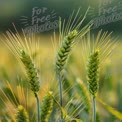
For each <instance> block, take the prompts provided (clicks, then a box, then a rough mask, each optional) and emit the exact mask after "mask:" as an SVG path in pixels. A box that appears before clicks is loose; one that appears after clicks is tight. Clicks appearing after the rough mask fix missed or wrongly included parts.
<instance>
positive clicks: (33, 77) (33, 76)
mask: <svg viewBox="0 0 122 122" xmlns="http://www.w3.org/2000/svg"><path fill="white" fill-rule="evenodd" d="M21 61H22V62H23V64H24V66H25V68H26V70H27V75H28V78H29V83H30V86H31V90H32V91H33V92H34V95H35V97H36V101H37V113H38V122H40V100H39V98H38V94H37V92H38V91H39V88H40V83H39V78H38V73H37V70H36V68H35V66H34V63H33V61H32V59H31V57H30V56H29V55H28V54H27V53H26V52H25V51H24V50H21Z"/></svg>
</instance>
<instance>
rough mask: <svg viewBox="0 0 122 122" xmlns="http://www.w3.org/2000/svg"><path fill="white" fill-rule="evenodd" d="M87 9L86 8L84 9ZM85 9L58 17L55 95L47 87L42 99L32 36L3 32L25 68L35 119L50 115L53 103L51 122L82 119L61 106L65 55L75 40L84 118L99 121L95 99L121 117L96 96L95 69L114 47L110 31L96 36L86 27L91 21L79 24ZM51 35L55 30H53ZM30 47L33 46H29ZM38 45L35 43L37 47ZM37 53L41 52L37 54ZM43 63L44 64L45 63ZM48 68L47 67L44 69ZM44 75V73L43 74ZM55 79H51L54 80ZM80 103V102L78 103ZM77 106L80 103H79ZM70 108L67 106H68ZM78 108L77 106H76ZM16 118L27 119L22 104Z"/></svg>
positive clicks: (46, 118) (43, 120)
mask: <svg viewBox="0 0 122 122" xmlns="http://www.w3.org/2000/svg"><path fill="white" fill-rule="evenodd" d="M87 12H88V11H87ZM87 12H86V13H85V15H84V16H83V17H82V16H81V15H80V9H79V10H78V11H77V12H76V13H75V11H74V12H73V13H72V15H71V16H70V17H69V20H68V21H67V22H66V21H65V20H64V21H62V20H61V18H59V38H58V41H59V42H60V47H59V49H58V51H57V54H56V56H55V63H54V64H55V65H54V71H55V76H56V77H55V78H56V79H57V81H58V86H59V88H58V89H59V90H58V97H55V95H54V94H55V91H53V90H49V91H48V92H47V94H46V95H45V97H44V98H43V100H41V101H40V97H39V90H40V82H42V81H41V78H40V75H39V72H38V68H37V67H36V63H35V62H34V57H33V53H34V51H35V50H36V48H37V47H38V46H39V45H38V43H37V42H35V41H36V40H34V38H33V37H26V35H25V34H24V33H23V37H21V35H20V34H19V33H18V32H17V31H16V33H12V32H11V31H7V32H6V34H5V38H6V41H4V40H3V41H4V43H5V44H6V45H7V46H8V48H9V49H10V50H11V51H12V53H13V54H14V55H15V56H16V57H17V59H18V61H19V62H20V64H22V66H23V68H24V69H25V71H26V72H25V73H26V76H27V78H28V79H27V80H28V83H29V84H30V89H31V91H32V92H33V93H34V97H35V99H36V103H37V104H36V105H35V106H36V107H37V111H36V114H37V117H36V121H37V122H48V121H49V120H51V119H50V115H51V113H52V111H53V109H54V107H55V106H57V108H58V115H59V116H58V117H57V118H56V119H53V120H52V121H55V122H82V121H83V120H81V118H78V117H77V116H71V115H70V114H69V113H68V111H67V110H66V107H65V106H68V105H67V104H68V103H66V101H65V102H64V98H63V83H64V82H66V81H65V69H66V66H67V64H68V59H69V56H70V53H71V51H72V48H73V47H74V45H75V44H76V43H79V41H83V43H82V44H83V46H82V52H81V56H83V58H84V62H85V63H86V64H85V65H86V80H87V83H84V82H83V81H82V80H80V79H79V78H78V79H76V81H77V85H76V89H77V95H79V96H81V98H82V102H83V104H84V105H85V110H86V112H87V114H88V115H89V118H88V119H87V120H88V121H89V122H90V121H92V122H100V121H101V120H100V117H99V116H100V115H99V111H97V106H96V100H97V101H98V102H99V103H100V104H101V105H102V106H103V107H104V108H106V109H107V110H108V111H109V112H110V113H111V114H113V115H114V116H115V117H117V118H118V119H120V120H121V119H122V113H120V112H118V111H117V110H115V109H113V108H112V107H111V106H109V105H107V104H106V103H105V102H103V101H102V100H101V99H100V98H99V95H98V94H97V93H98V89H99V87H100V86H99V73H100V69H101V67H102V64H103V63H104V61H105V60H106V58H107V57H108V56H109V55H110V53H111V52H112V50H113V48H114V47H115V41H114V39H113V38H111V33H107V32H102V31H99V32H98V34H97V36H96V37H95V36H91V34H90V31H91V27H92V21H90V22H89V23H87V24H86V25H85V26H84V27H83V26H82V23H83V21H84V20H85V18H86V15H87ZM54 35H55V34H54ZM32 47H35V48H33V49H32ZM38 48H39V47H38ZM40 56H41V54H40ZM45 65H46V64H45ZM47 72H48V71H47ZM47 77H48V76H47ZM76 77H77V76H76ZM57 81H56V80H55V82H57ZM79 106H80V104H79ZM79 108H80V107H79ZM79 108H75V109H73V111H74V112H78V111H77V110H79ZM69 109H70V108H69ZM79 111H80V110H79ZM14 117H15V120H13V121H16V122H29V120H30V119H29V113H28V112H27V111H26V107H25V106H24V105H21V104H20V105H18V107H17V109H16V114H15V116H14Z"/></svg>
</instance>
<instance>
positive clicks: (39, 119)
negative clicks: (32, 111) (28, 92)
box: [35, 93, 41, 122]
mask: <svg viewBox="0 0 122 122" xmlns="http://www.w3.org/2000/svg"><path fill="white" fill-rule="evenodd" d="M35 97H36V102H37V114H38V122H40V121H41V118H40V115H41V114H40V100H39V97H38V95H37V93H35Z"/></svg>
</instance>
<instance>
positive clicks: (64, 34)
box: [55, 9, 91, 121]
mask: <svg viewBox="0 0 122 122" xmlns="http://www.w3.org/2000/svg"><path fill="white" fill-rule="evenodd" d="M87 12H88V10H87V11H86V13H85V15H84V17H83V18H82V19H81V16H80V15H79V13H80V9H79V10H78V11H77V13H76V16H75V17H74V19H73V16H74V12H73V14H72V15H71V17H70V19H69V20H68V23H67V24H66V23H65V21H64V22H62V21H61V19H59V42H61V46H60V48H59V50H58V53H57V55H56V61H55V68H56V76H57V79H58V82H59V95H60V105H61V107H62V106H63V97H62V81H63V79H62V76H63V70H64V69H65V66H66V63H67V60H68V57H69V55H70V52H71V50H72V46H73V44H74V43H75V42H76V41H77V40H78V39H79V38H80V37H82V36H84V35H85V34H86V33H87V32H88V31H89V30H90V27H91V22H90V23H88V24H87V25H86V26H84V27H83V28H82V29H80V27H81V24H82V23H83V21H84V19H85V18H86V14H87ZM78 16H80V17H78ZM79 21H80V22H79ZM75 22H76V23H75ZM62 40H63V41H62ZM62 120H63V115H62V112H61V121H62Z"/></svg>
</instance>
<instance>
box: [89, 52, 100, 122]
mask: <svg viewBox="0 0 122 122" xmlns="http://www.w3.org/2000/svg"><path fill="white" fill-rule="evenodd" d="M87 81H88V86H89V92H90V93H91V95H92V105H93V122H96V94H97V92H98V87H99V85H98V81H99V50H95V51H93V52H92V53H91V55H90V57H89V59H88V65H87Z"/></svg>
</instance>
